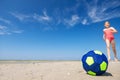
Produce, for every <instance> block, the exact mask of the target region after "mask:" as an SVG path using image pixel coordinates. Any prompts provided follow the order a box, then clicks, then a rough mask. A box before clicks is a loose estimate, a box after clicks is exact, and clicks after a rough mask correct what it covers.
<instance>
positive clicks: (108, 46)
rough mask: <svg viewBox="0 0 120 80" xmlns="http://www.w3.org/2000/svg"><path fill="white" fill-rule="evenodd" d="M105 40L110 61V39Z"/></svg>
mask: <svg viewBox="0 0 120 80" xmlns="http://www.w3.org/2000/svg"><path fill="white" fill-rule="evenodd" d="M105 41H106V47H107V55H108V61H110V59H111V57H110V41H109V40H108V39H106V40H105Z"/></svg>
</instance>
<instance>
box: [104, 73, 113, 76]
mask: <svg viewBox="0 0 120 80" xmlns="http://www.w3.org/2000/svg"><path fill="white" fill-rule="evenodd" d="M102 76H113V75H112V74H111V73H109V72H105V73H104V74H102Z"/></svg>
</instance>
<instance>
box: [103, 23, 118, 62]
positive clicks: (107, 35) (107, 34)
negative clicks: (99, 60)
mask: <svg viewBox="0 0 120 80" xmlns="http://www.w3.org/2000/svg"><path fill="white" fill-rule="evenodd" d="M104 26H105V29H104V30H103V32H104V35H103V39H104V40H105V42H106V47H107V55H108V61H110V59H111V57H110V45H112V50H113V53H114V60H115V61H118V59H117V53H116V48H115V40H114V33H116V32H117V30H116V29H115V28H113V27H110V23H109V22H108V21H106V22H105V24H104Z"/></svg>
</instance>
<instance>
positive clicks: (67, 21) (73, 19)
mask: <svg viewBox="0 0 120 80" xmlns="http://www.w3.org/2000/svg"><path fill="white" fill-rule="evenodd" d="M79 19H80V18H79V16H78V15H72V16H71V19H64V23H65V24H67V25H68V26H70V27H73V26H74V25H76V24H77V23H78V22H79Z"/></svg>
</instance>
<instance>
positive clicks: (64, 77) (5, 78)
mask: <svg viewBox="0 0 120 80" xmlns="http://www.w3.org/2000/svg"><path fill="white" fill-rule="evenodd" d="M0 80H120V62H113V61H111V62H110V63H109V66H108V69H107V72H106V73H105V74H103V75H102V76H90V75H88V74H86V72H85V71H84V70H83V68H82V63H81V61H0Z"/></svg>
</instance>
